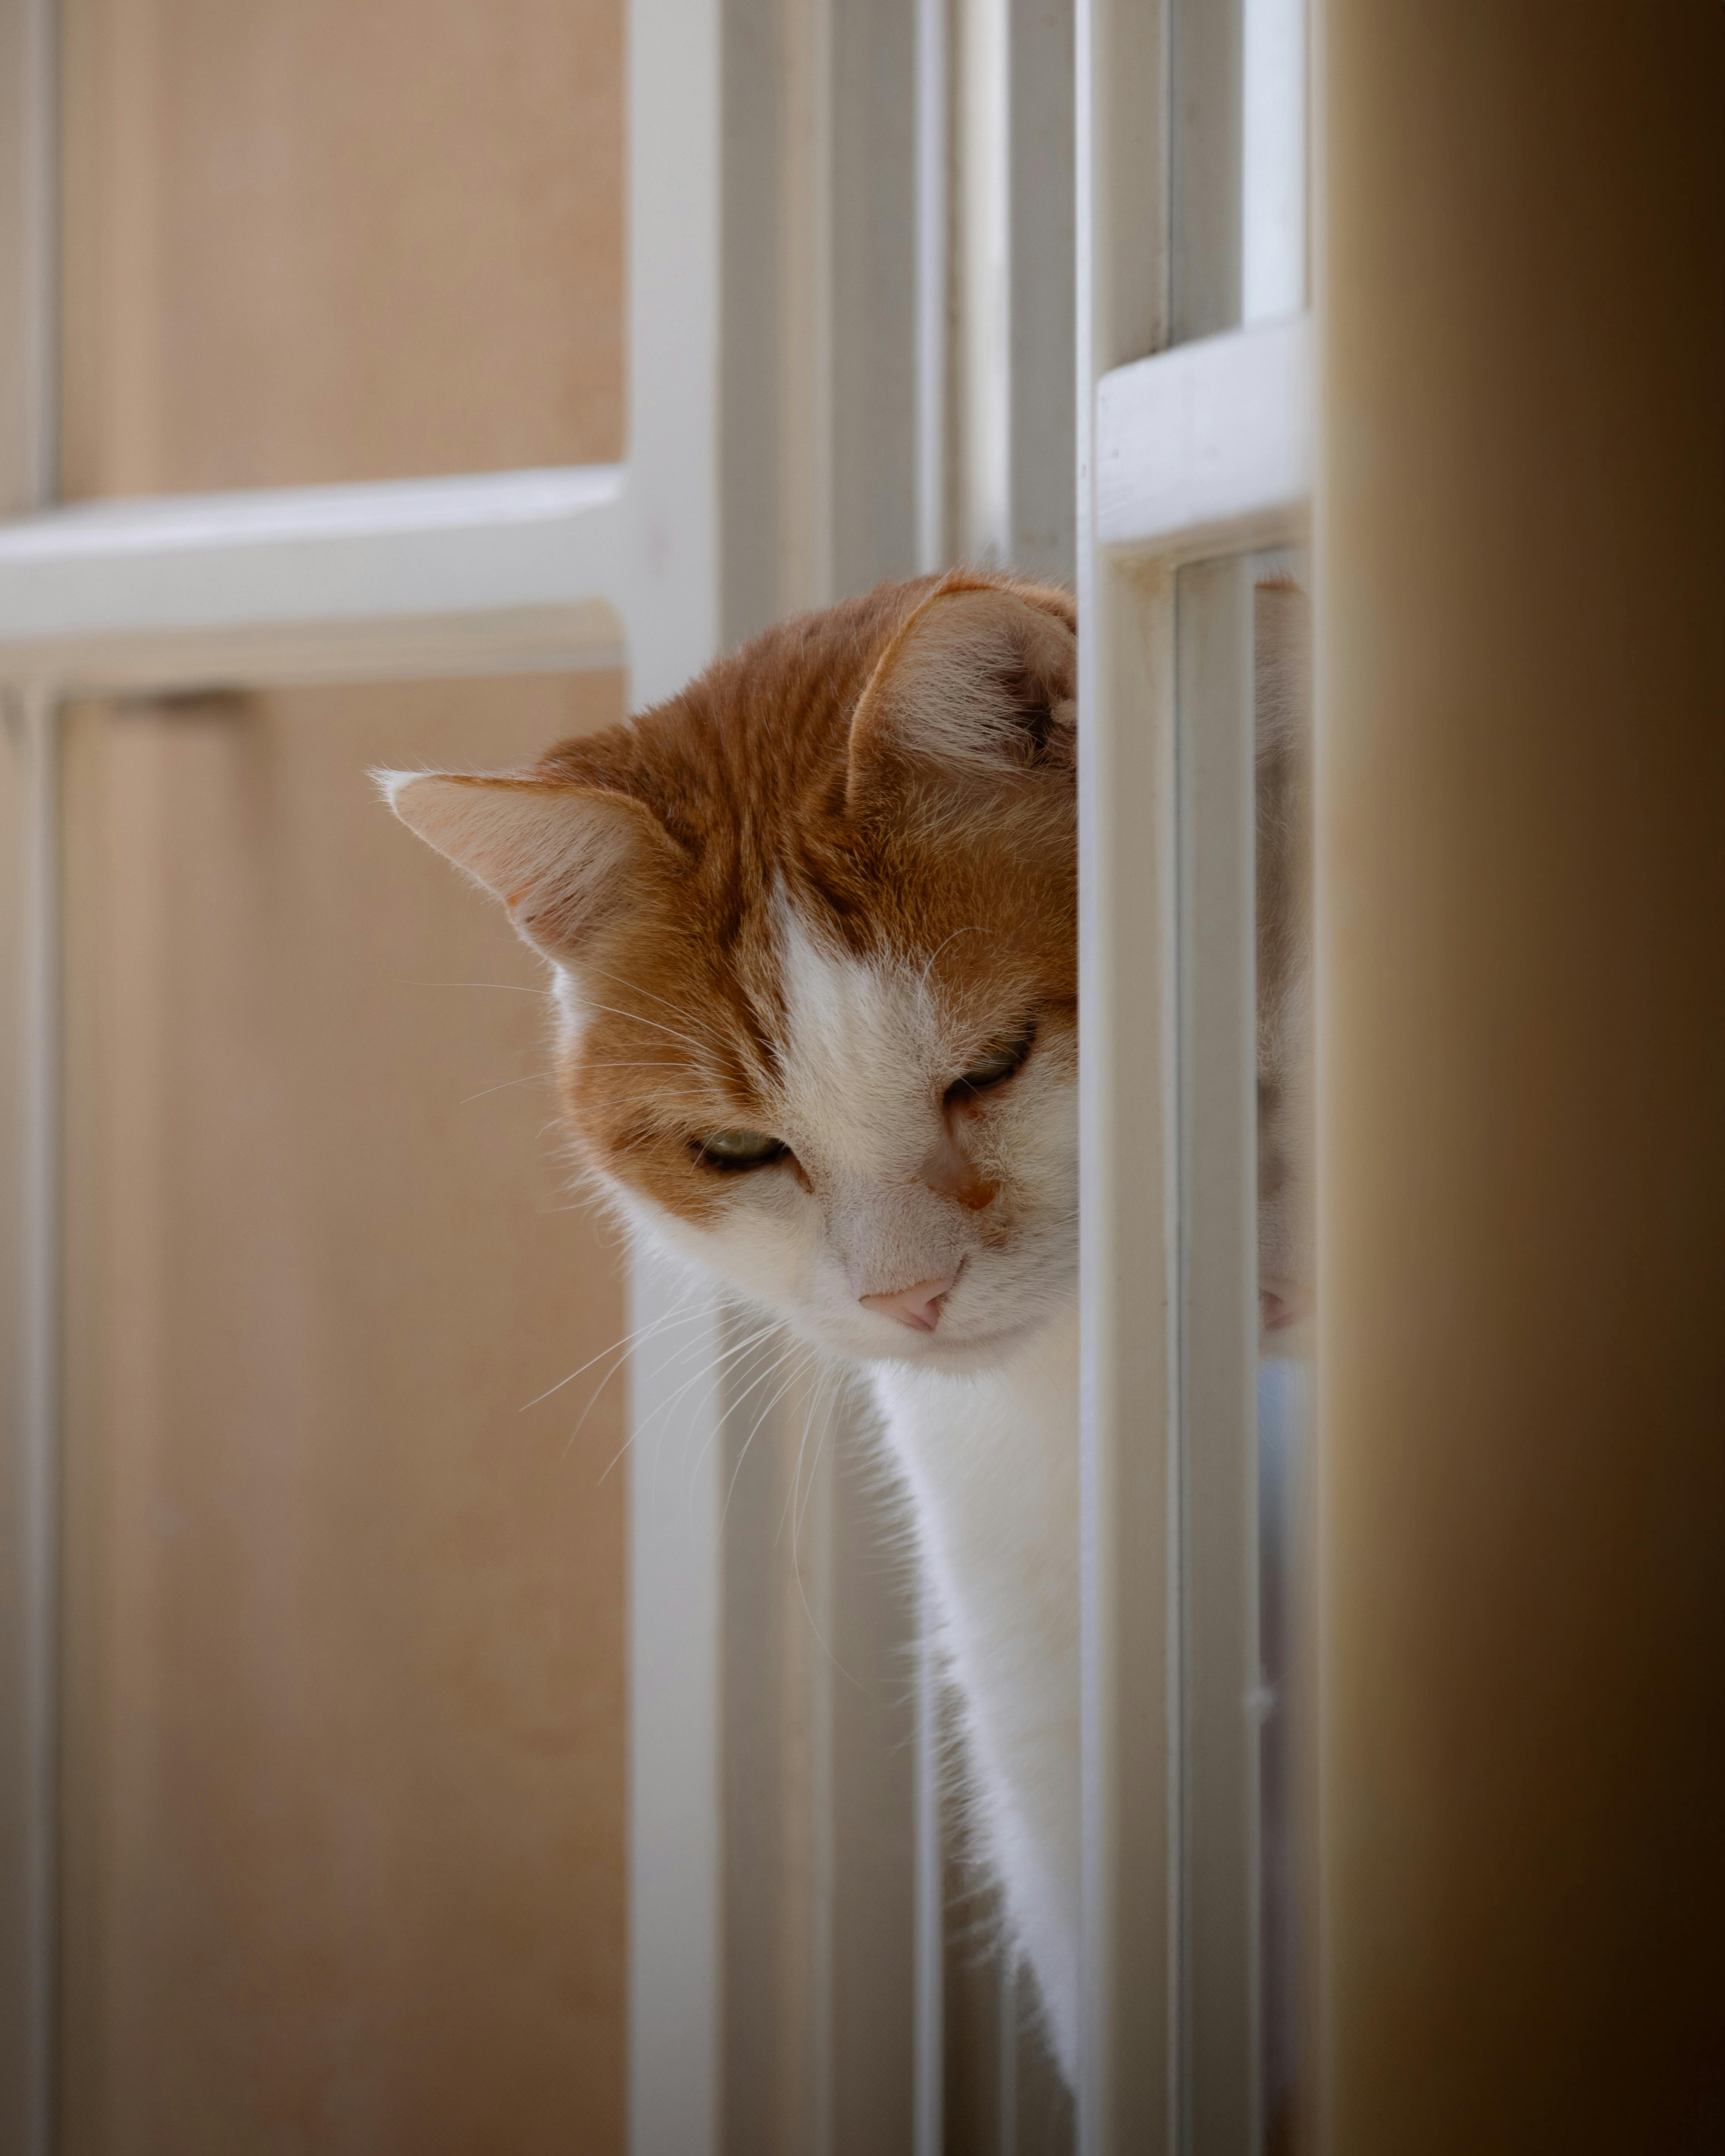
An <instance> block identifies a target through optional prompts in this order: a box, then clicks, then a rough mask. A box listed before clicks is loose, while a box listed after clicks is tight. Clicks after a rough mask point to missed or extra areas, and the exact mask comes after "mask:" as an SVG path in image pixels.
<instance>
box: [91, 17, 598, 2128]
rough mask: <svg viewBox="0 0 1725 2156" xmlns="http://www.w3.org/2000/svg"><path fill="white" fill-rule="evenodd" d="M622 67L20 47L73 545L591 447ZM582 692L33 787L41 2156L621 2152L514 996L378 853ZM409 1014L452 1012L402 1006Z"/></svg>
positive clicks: (545, 1183)
mask: <svg viewBox="0 0 1725 2156" xmlns="http://www.w3.org/2000/svg"><path fill="white" fill-rule="evenodd" d="M620 69H621V13H620V10H619V8H617V7H616V6H614V5H613V4H595V0H567V4H564V3H563V0H485V5H483V6H480V5H478V4H475V0H422V4H419V5H418V6H415V7H412V8H408V7H405V6H403V5H401V4H400V0H294V4H293V5H291V6H290V5H287V4H285V0H282V3H281V4H262V0H248V4H247V5H245V6H244V7H239V8H235V7H232V6H222V5H217V4H213V0H69V4H68V5H67V6H66V8H65V9H64V79H63V94H64V105H65V142H66V168H65V173H64V188H65V205H66V215H65V221H64V264H63V269H64V296H65V339H64V486H65V490H66V492H67V493H68V494H70V495H109V494H116V493H126V492H132V491H138V490H177V489H184V488H203V487H216V486H228V485H267V484H277V483H280V484H288V483H295V482H300V481H313V480H342V479H359V478H373V477H380V476H396V475H415V474H430V473H437V472H449V471H460V470H483V469H487V468H493V467H501V466H508V465H535V464H545V463H552V462H572V461H590V460H594V459H608V458H611V457H614V456H616V455H618V454H620V451H621V446H622V380H623V377H622V348H621V312H620V275H621V221H620V204H621V168H620V162H619V129H620V121H621V104H620V83H621V77H620ZM621 696H622V687H621V683H620V681H619V680H618V679H617V678H616V677H614V676H610V675H589V676H586V677H581V678H576V679H565V680H507V681H501V682H472V683H447V682H445V683H439V684H435V685H412V684H404V685H400V686H398V687H392V688H367V689H362V690H317V691H311V690H306V691H301V692H296V693H295V694H293V695H279V696H267V697H251V698H247V699H244V700H234V701H223V700H220V699H209V700H200V701H196V702H193V703H190V704H187V705H185V706H172V707H161V706H145V707H136V708H126V709H123V710H120V709H114V708H111V707H94V706H92V707H90V708H88V709H86V710H84V711H80V712H79V713H77V714H75V715H74V717H73V719H72V720H71V721H70V724H69V734H68V760H67V856H68V858H67V877H68V885H69V889H68V901H69V948H68V951H67V954H66V957H67V967H66V977H67V980H68V983H69V1012H68V1035H69V1037H68V1054H69V1070H70V1074H71V1097H70V1099H69V1104H68V1108H69V1132H68V1136H69V1144H68V1148H67V1151H68V1158H69V1160H70V1162H71V1163H73V1164H74V1167H73V1175H74V1185H73V1188H72V1190H71V1193H70V1197H71V1219H72V1229H71V1237H70V1245H69V1252H68V1258H69V1329H68V1337H67V1342H66V1349H67V1386H68V1405H69V1454H68V1517H69V1527H68V1534H69V1547H68V1551H67V1570H66V1602H65V1618H66V1625H67V1638H66V1653H67V1675H68V1691H67V1706H66V1720H65V1727H64V1748H65V1767H66V1780H65V1784H64V1786H65V1789H66V1818H65V1820H64V1879H63V1887H64V1917H65V1925H64V1941H65V1944H64V1968H63V1972H62V1974H63V1995H62V2005H63V2013H64V2049H63V2061H64V2072H63V2091H62V2094H63V2101H64V2147H65V2148H67V2149H68V2150H69V2151H71V2152H78V2156H83V2153H84V2152H90V2156H95V2152H98V2151H100V2152H102V2156H107V2153H108V2152H120V2151H126V2152H131V2151H138V2152H143V2151H158V2150H159V2151H161V2152H163V2156H168V2152H172V2156H187V2152H194V2151H204V2150H208V2151H212V2152H214V2151H222V2152H231V2151H234V2150H237V2149H242V2148H244V2149H246V2150H249V2151H250V2150H258V2151H265V2150H268V2151H275V2150H281V2151H288V2150H300V2149H306V2150H311V2149H316V2150H318V2151H320V2152H336V2151H347V2150H352V2151H356V2152H357V2151H360V2150H367V2151H376V2150H380V2149H402V2150H408V2149H412V2150H413V2151H415V2152H420V2151H426V2152H435V2151H440V2150H449V2151H455V2150H462V2151H474V2150H480V2149H483V2150H485V2152H487V2156H491V2153H492V2152H496V2156H504V2152H511V2151H517V2150H519V2151H521V2152H528V2151H533V2152H537V2151H541V2150H547V2149H551V2148H558V2149H569V2148H579V2149H581V2150H583V2151H594V2152H599V2151H603V2150H607V2149H614V2148H621V2147H622V2145H623V2138H624V2125H623V2097H624V1943H625V1910H624V1795H625V1791H624V1735H625V1730H624V1646H625V1642H624V1599H623V1598H624V1508H625V1501H626V1481H625V1475H626V1464H625V1466H619V1468H618V1469H617V1470H616V1471H614V1472H613V1473H612V1474H611V1475H610V1476H608V1477H607V1478H605V1479H604V1480H603V1481H602V1480H601V1476H602V1472H603V1469H604V1467H605V1466H606V1463H607V1462H608V1460H610V1459H611V1458H612V1456H613V1455H614V1454H615V1452H616V1451H617V1450H618V1448H619V1445H620V1444H621V1443H622V1440H623V1427H624V1419H623V1399H622V1383H621V1380H620V1379H619V1381H618V1383H615V1384H614V1385H612V1386H611V1387H610V1388H609V1389H608V1390H607V1391H606V1392H605V1393H604V1394H603V1395H602V1396H601V1398H600V1399H599V1400H598V1404H597V1406H596V1407H595V1408H594V1409H593V1412H592V1414H590V1416H589V1417H588V1420H587V1421H586V1423H585V1424H584V1426H583V1428H582V1430H581V1431H580V1434H579V1435H578V1437H577V1438H576V1439H575V1440H574V1442H573V1443H572V1444H570V1443H569V1438H570V1433H571V1431H572V1429H573V1428H574V1425H575V1424H576V1422H577V1419H578V1417H579V1415H580V1414H581V1411H582V1409H583V1407H584V1406H585V1405H586V1403H587V1400H588V1396H589V1392H590V1389H591V1384H592V1381H593V1378H596V1377H598V1375H599V1374H600V1372H601V1370H603V1368H604V1367H605V1366H604V1365H603V1364H602V1365H601V1366H600V1368H599V1369H596V1370H595V1371H594V1372H593V1373H591V1374H590V1376H589V1377H588V1378H583V1379H581V1380H578V1382H577V1383H574V1384H572V1385H570V1386H568V1387H567V1389H565V1390H564V1391H562V1393H559V1394H557V1395H556V1396H555V1397H554V1398H553V1399H550V1400H547V1401H546V1402H545V1403H543V1404H542V1405H540V1406H538V1407H536V1408H535V1409H532V1410H531V1412H529V1413H527V1414H521V1413H519V1412H518V1410H519V1409H521V1406H522V1404H523V1403H525V1402H526V1401H529V1400H531V1399H532V1398H533V1397H534V1395H535V1394H539V1393H542V1391H543V1390H544V1389H545V1388H546V1387H547V1386H548V1385H551V1384H552V1383H555V1381H556V1380H557V1379H558V1378H562V1377H563V1376H564V1374H565V1373H567V1372H568V1371H571V1370H572V1369H573V1368H575V1367H576V1366H577V1365H578V1364H579V1363H582V1362H583V1361H584V1360H585V1359H586V1358H588V1357H589V1356H591V1355H593V1354H594V1353H598V1351H599V1350H601V1349H603V1348H604V1347H606V1346H607V1345H608V1343H610V1342H612V1341H614V1339H616V1338H617V1337H619V1335H620V1334H621V1332H622V1331H623V1328H624V1317H623V1298H622V1292H621V1287H620V1284H619V1270H618V1265H617V1252H616V1250H615V1248H614V1244H613V1241H612V1240H611V1238H610V1236H609V1235H608V1231H607V1230H605V1229H603V1226H602V1224H600V1223H598V1221H596V1220H595V1219H594V1218H593V1215H592V1214H591V1213H590V1212H589V1211H588V1209H585V1208H584V1206H583V1205H582V1204H580V1203H579V1202H578V1201H576V1200H573V1199H572V1197H571V1195H570V1193H568V1191H567V1188H566V1185H567V1168H566V1167H565V1165H564V1164H563V1163H562V1160H561V1158H560V1156H559V1152H558V1150H557V1141H556V1136H555V1133H554V1132H552V1131H551V1130H549V1129H548V1128H547V1124H548V1122H549V1119H550V1116H551V1114H552V1104H551V1098H550V1093H549V1089H548V1087H547V1085H546V1084H545V1083H544V1081H543V1079H542V1077H541V1076H537V1075H535V1074H538V1073H542V1072H543V1071H544V1070H545V1067H546V1063H547V1057H546V1055H545V1041H544V1036H545V1014H544V1010H543V1008H542V1004H541V1003H540V1002H539V1001H538V1000H537V999H536V997H534V996H533V995H531V994H521V993H510V992H509V990H510V989H511V988H530V989H531V988H533V987H535V986H536V983H537V978H538V975H537V970H536V965H535V962H534V961H533V960H532V959H531V957H530V956H529V954H528V953H527V952H526V951H525V950H524V949H523V948H522V947H521V945H519V944H518V943H517V942H516V941H515V939H514V937H512V936H511V933H510V932H509V929H508V927H507V925H506V922H505V921H503V920H502V919H501V916H498V915H496V914H495V913H494V912H492V911H490V910H488V909H487V908H485V906H483V905H482V904H481V903H480V901H478V900H477V899H476V898H475V896H473V895H472V894H471V893H470V891H467V890H466V889H465V888H464V887H463V886H462V885H460V883H459V880H458V879H457V878H456V877H454V875H452V874H451V873H450V872H449V870H448V869H447V867H446V866H445V865H444V864H443V863H441V862H440V861H439V860H436V859H435V858H434V856H433V855H430V854H429V852H427V851H426V850H424V849H423V848H421V847H418V846H417V845H416V844H414V843H413V840H412V839H409V838H408V834H406V833H405V832H403V831H402V830H401V829H399V827H398V826H397V825H396V824H394V823H393V821H392V819H389V818H388V815H387V814H385V813H384V812H383V811H382V809H381V808H379V806H378V805H377V803H376V801H375V799H374V798H373V797H372V792H371V789H370V787H369V784H368V783H367V779H366V777H365V773H366V770H367V767H368V766H369V765H371V764H373V763H418V762H434V763H443V762H447V763H451V764H458V765H459V764H474V763H479V764H488V763H507V762H511V761H517V760H520V759H522V758H525V757H531V756H532V755H534V754H536V752H538V751H539V750H540V749H541V748H542V747H545V746H546V745H547V743H549V742H551V741H552V740H553V739H555V738H556V737H558V736H559V735H561V734H564V733H567V732H569V731H574V730H577V729H579V728H582V727H585V726H595V725H601V724H604V723H606V722H608V721H610V720H611V719H613V718H614V717H616V716H619V713H620V711H621V708H622V706H621ZM444 983H463V984H465V983H497V984H501V985H500V986H498V987H490V986H485V987H470V986H465V985H464V986H460V987H449V986H444V985H441V984H444Z"/></svg>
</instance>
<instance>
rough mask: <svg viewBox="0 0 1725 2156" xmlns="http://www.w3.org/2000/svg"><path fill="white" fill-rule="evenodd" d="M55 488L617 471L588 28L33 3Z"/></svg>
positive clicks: (429, 10)
mask: <svg viewBox="0 0 1725 2156" xmlns="http://www.w3.org/2000/svg"><path fill="white" fill-rule="evenodd" d="M60 13H61V24H62V34H61V43H62V70H61V74H62V112H63V121H64V138H63V139H64V150H63V160H62V189H63V215H62V234H63V244H62V262H61V295H62V305H63V321H62V350H63V362H62V370H63V380H62V439H61V469H62V488H63V490H64V493H65V494H66V495H69V496H73V497H81V496H89V495H125V494H150V493H162V492H172V491H177V490H198V489H206V488H221V487H239V486H273V485H295V484H301V483H311V482H316V481H324V480H375V479H388V478H401V477H410V476H414V475H422V474H426V475H429V474H434V473H448V472H466V471H481V470H497V469H504V468H515V467H526V466H533V465H553V464H583V463H593V462H605V461H608V460H612V459H616V458H618V457H619V455H620V454H622V449H623V434H624V410H623V400H624V380H623V335H624V331H623V313H622V280H623V219H622V186H623V162H622V126H623V108H622V80H623V73H622V71H623V9H622V7H621V4H620V0H291V4H288V0H264V4H249V5H245V6H234V5H233V4H232V0H63V4H62V7H61V11H60Z"/></svg>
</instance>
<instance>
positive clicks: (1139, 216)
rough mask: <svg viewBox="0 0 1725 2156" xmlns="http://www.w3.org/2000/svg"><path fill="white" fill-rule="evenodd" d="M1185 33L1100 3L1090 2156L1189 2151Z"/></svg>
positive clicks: (1089, 1397)
mask: <svg viewBox="0 0 1725 2156" xmlns="http://www.w3.org/2000/svg"><path fill="white" fill-rule="evenodd" d="M1075 74H1076V86H1077V104H1076V136H1077V181H1076V222H1077V241H1078V244H1077V264H1078V269H1077V278H1078V284H1077V297H1078V315H1077V345H1078V352H1077V406H1078V610H1079V729H1080V760H1079V984H1080V985H1079V1010H1080V1046H1081V1060H1080V1085H1081V1124H1080V1127H1081V1152H1080V1184H1079V1206H1080V1293H1081V1332H1082V1389H1081V1413H1080V1430H1081V1486H1080V1512H1081V1536H1082V1560H1083V1563H1082V1593H1083V1609H1082V1676H1081V1682H1082V1692H1083V1697H1082V1709H1083V1736H1082V1801H1083V1816H1084V1873H1083V1907H1082V1919H1083V1921H1082V1926H1081V1939H1080V1959H1081V1967H1080V1981H1081V2022H1080V2056H1079V2076H1078V2091H1077V2096H1078V2138H1079V2148H1080V2150H1081V2156H1164V2152H1168V2151H1171V2150H1172V2148H1173V2146H1174V2142H1173V2124H1174V2114H1173V2056H1174V2051H1173V2011H1174V1997H1175V1974H1176V1969H1175V1936H1176V1935H1175V1917H1176V1909H1175V1904H1174V1899H1173V1886H1174V1881H1175V1879H1176V1877H1177V1868H1176V1858H1177V1854H1178V1852H1177V1850H1176V1847H1175V1843H1174V1830H1175V1825H1176V1819H1177V1814H1176V1810H1175V1799H1176V1796H1177V1785H1176V1782H1175V1777H1174V1762H1175V1759H1176V1757H1177V1747H1176V1738H1177V1734H1178V1731H1177V1722H1176V1719H1175V1717H1176V1714H1177V1705H1178V1692H1177V1688H1176V1686H1175V1683H1174V1681H1173V1680H1174V1676H1175V1672H1174V1670H1173V1664H1172V1652H1173V1642H1174V1639H1175V1636H1176V1634H1175V1629H1174V1617H1175V1604H1174V1601H1173V1594H1174V1584H1175V1578H1176V1575H1175V1569H1174V1565H1173V1524H1174V1515H1173V1505H1172V1502H1171V1499H1172V1495H1173V1491H1172V1476H1173V1435H1174V1430H1175V1419H1174V1413H1175V1386H1176V1383H1177V1378H1178V1365H1177V1361H1176V1351H1177V1347H1178V1338H1177V1332H1176V1328H1175V1301H1174V1287H1175V1267H1176V1255H1177V1254H1176V1251H1175V1248H1174V1244H1173V1236H1174V1232H1175V1229H1176V1224H1177V1215H1176V1199H1177V1193H1178V1093H1177V1075H1178V1074H1177V1065H1176V1061H1175V1056H1176V1045H1177V1036H1176V1031H1175V1022H1176V1009H1175V1000H1174V998H1175V990H1176V983H1177V963H1176V962H1177V951H1176V947H1175V942H1174V934H1173V922H1174V910H1173V877H1174V847H1173V836H1174V828H1173V827H1174V798H1175V797H1174V783H1173V718H1174V696H1173V604H1172V596H1173V580H1172V577H1171V576H1170V575H1169V574H1168V572H1167V570H1166V569H1165V568H1160V567H1157V566H1156V565H1154V564H1153V565H1152V566H1151V567H1150V569H1149V570H1148V572H1147V573H1144V574H1142V575H1141V574H1137V573H1134V572H1133V571H1132V569H1131V568H1130V567H1128V566H1126V565H1123V564H1122V563H1121V562H1117V561H1115V560H1113V559H1112V558H1111V557H1110V556H1109V555H1108V553H1107V552H1106V547H1105V545H1104V542H1103V539H1102V535H1101V530H1100V528H1099V521H1100V520H1099V511H1100V505H1101V487H1100V485H1099V465H1098V452H1099V448H1100V445H1101V444H1100V440H1099V436H1100V435H1101V427H1100V407H1099V402H1098V399H1097V397H1096V386H1097V384H1098V382H1100V381H1101V378H1102V377H1104V376H1105V375H1106V374H1107V373H1108V372H1110V371H1111V370H1112V369H1114V368H1117V367H1121V366H1122V364H1124V363H1125V362H1129V361H1132V360H1136V359H1138V358H1139V357H1141V356H1142V355H1143V354H1145V353H1147V352H1153V351H1154V350H1156V349H1157V348H1158V346H1160V345H1161V344H1162V343H1163V341H1164V340H1165V338H1166V336H1167V334H1168V160H1167V145H1168V14H1167V11H1166V10H1165V9H1164V8H1162V7H1160V6H1144V5H1142V4H1141V0H1079V5H1078V12H1077V27H1076V54H1075Z"/></svg>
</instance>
